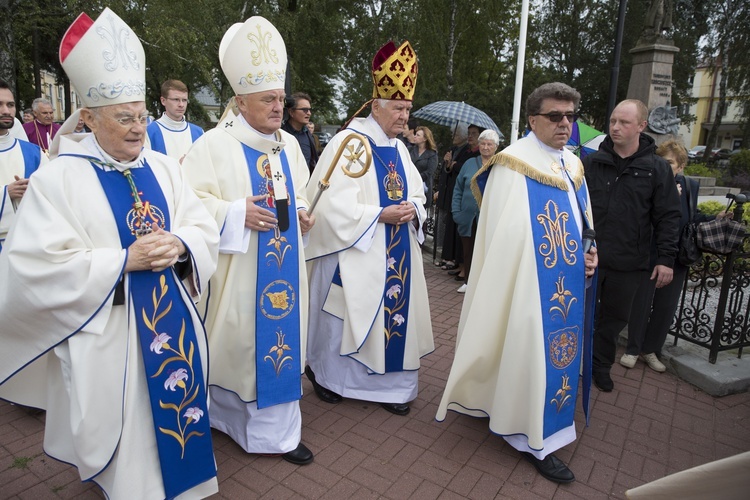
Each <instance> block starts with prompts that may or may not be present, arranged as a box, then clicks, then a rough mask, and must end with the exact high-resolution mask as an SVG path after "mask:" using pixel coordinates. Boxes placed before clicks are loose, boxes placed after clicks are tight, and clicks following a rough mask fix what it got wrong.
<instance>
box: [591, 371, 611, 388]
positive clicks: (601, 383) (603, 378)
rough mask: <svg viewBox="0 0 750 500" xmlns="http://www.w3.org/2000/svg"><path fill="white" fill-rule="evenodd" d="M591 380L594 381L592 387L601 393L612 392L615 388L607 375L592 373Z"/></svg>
mask: <svg viewBox="0 0 750 500" xmlns="http://www.w3.org/2000/svg"><path fill="white" fill-rule="evenodd" d="M592 378H593V379H594V385H595V386H597V387H598V388H599V390H600V391H602V392H612V389H614V388H615V383H614V382H612V377H610V376H609V373H606V372H594V373H593V374H592Z"/></svg>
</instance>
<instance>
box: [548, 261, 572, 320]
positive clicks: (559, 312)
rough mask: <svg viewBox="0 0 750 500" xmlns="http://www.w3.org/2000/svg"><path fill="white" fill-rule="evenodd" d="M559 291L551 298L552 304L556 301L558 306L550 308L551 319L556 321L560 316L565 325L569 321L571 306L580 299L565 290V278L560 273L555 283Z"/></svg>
mask: <svg viewBox="0 0 750 500" xmlns="http://www.w3.org/2000/svg"><path fill="white" fill-rule="evenodd" d="M555 287H556V288H557V291H556V292H555V293H554V294H553V295H552V298H550V299H549V300H550V302H553V301H556V302H557V303H558V304H557V305H554V306H552V307H550V309H549V312H550V318H552V319H555V317H557V316H559V317H560V318H561V319H562V321H563V323H566V322H567V321H568V313H570V306H572V305H573V304H574V303H575V302H577V300H578V299H576V298H575V297H573V293H572V292H571V291H570V290H566V289H565V276H563V274H562V273H560V276H558V278H557V282H556V283H555Z"/></svg>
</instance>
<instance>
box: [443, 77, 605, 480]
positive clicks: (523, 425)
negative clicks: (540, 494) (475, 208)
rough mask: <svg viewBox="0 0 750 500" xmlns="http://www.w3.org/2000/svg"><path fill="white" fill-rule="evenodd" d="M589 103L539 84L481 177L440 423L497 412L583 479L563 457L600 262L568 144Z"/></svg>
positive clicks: (516, 437) (539, 464) (569, 476)
mask: <svg viewBox="0 0 750 500" xmlns="http://www.w3.org/2000/svg"><path fill="white" fill-rule="evenodd" d="M580 99H581V95H580V94H579V93H578V92H577V91H576V90H575V89H573V88H571V87H569V86H568V85H565V84H563V83H558V82H555V83H548V84H545V85H542V86H541V87H539V88H537V89H536V90H534V91H533V92H532V93H531V95H529V97H528V98H527V101H526V113H527V116H528V121H529V125H530V127H531V132H530V133H529V134H528V135H527V136H526V137H524V138H523V139H520V140H519V141H517V142H515V143H514V144H511V145H510V146H508V147H507V148H505V149H504V150H503V151H502V152H501V153H499V154H497V155H495V156H493V157H492V158H491V159H490V160H489V161H488V162H487V163H486V164H485V165H483V166H482V168H481V169H480V170H479V172H478V173H477V174H476V175H475V176H474V179H473V180H472V191H474V192H475V193H476V192H477V191H482V189H483V188H484V191H483V194H482V196H481V197H478V201H479V202H480V210H479V220H478V222H477V235H476V244H475V246H474V254H473V258H472V268H471V274H470V275H469V282H468V288H467V291H466V296H465V299H464V305H463V309H462V311H461V320H460V322H459V326H458V335H457V338H458V340H457V342H456V355H455V358H454V361H453V366H452V368H451V373H450V376H449V377H448V383H447V385H446V389H445V394H444V395H443V398H442V401H441V402H440V406H439V408H438V413H437V419H438V420H443V419H444V418H445V415H446V412H447V410H453V411H456V412H459V413H465V414H467V415H471V416H482V417H485V416H488V417H489V427H490V430H491V431H492V432H494V433H496V434H499V435H501V436H503V438H504V439H505V440H506V441H507V442H508V444H509V445H510V446H512V447H513V448H515V449H516V450H518V451H519V452H521V454H522V456H523V457H524V458H525V459H526V460H528V461H529V462H530V463H531V464H532V465H533V466H534V468H536V470H537V471H538V472H539V473H540V474H541V475H542V476H543V477H544V478H546V479H548V480H550V481H554V482H558V483H570V482H572V481H574V480H575V476H574V475H573V472H572V471H571V470H570V469H569V468H568V467H567V466H566V465H565V463H564V462H563V461H562V460H561V459H559V458H558V457H557V456H556V455H555V453H556V452H557V451H558V450H559V449H561V448H563V447H564V446H566V445H568V444H569V443H571V442H573V441H574V440H575V439H576V430H575V423H574V421H573V418H574V415H575V403H576V399H577V392H578V387H579V383H578V382H579V373H580V369H581V365H582V362H583V359H584V341H585V338H586V337H587V335H590V331H587V330H586V327H585V325H586V324H591V322H587V321H585V317H586V313H587V308H586V307H584V306H585V305H586V304H587V298H588V299H590V300H589V301H588V304H590V305H591V306H593V298H594V297H593V294H592V293H588V294H587V293H586V288H587V285H588V284H589V282H590V281H591V280H589V279H587V278H590V277H591V276H593V274H594V272H595V270H596V264H597V258H596V252H597V250H596V248H592V249H591V250H590V252H586V251H585V250H584V245H583V244H582V241H581V237H582V236H581V235H582V234H583V230H584V229H586V228H589V227H590V225H591V210H590V207H589V205H588V192H587V189H586V183H585V181H584V173H583V166H582V165H581V162H580V160H579V159H578V157H576V156H575V155H574V154H573V153H572V152H571V151H570V150H568V149H566V148H565V144H566V143H567V142H568V139H570V135H571V133H572V125H573V122H574V121H575V113H576V109H578V103H579V101H580ZM474 188H477V189H476V190H475V189H474ZM480 198H481V199H480ZM587 296H588V297H587ZM589 316H590V314H589ZM583 366H584V368H589V369H590V366H588V364H587V363H583ZM587 381H588V379H587V378H586V377H584V383H583V384H582V387H583V396H584V397H583V398H582V401H583V403H584V411H587V406H588V405H587V399H586V396H587V394H588V387H589V384H588V383H587ZM568 456H569V455H568Z"/></svg>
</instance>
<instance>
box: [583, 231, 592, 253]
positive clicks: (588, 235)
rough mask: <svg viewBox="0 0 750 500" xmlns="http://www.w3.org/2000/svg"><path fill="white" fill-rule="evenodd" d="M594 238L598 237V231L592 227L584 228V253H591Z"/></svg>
mask: <svg viewBox="0 0 750 500" xmlns="http://www.w3.org/2000/svg"><path fill="white" fill-rule="evenodd" d="M594 238H596V231H594V230H593V229H591V228H588V229H584V230H583V234H582V235H581V240H582V241H581V244H582V245H583V253H584V254H587V253H589V250H591V247H592V246H593V245H594Z"/></svg>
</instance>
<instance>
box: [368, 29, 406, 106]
mask: <svg viewBox="0 0 750 500" xmlns="http://www.w3.org/2000/svg"><path fill="white" fill-rule="evenodd" d="M372 80H373V84H374V87H373V90H372V98H373V99H395V100H399V101H411V100H413V99H414V90H415V89H416V86H417V54H416V53H415V52H414V48H413V47H412V46H411V44H410V43H409V42H408V41H405V42H404V43H402V44H401V46H400V47H396V44H395V43H393V42H392V41H390V42H388V43H386V44H385V45H383V46H382V47H381V48H380V50H378V53H377V54H375V57H374V58H373V60H372Z"/></svg>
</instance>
